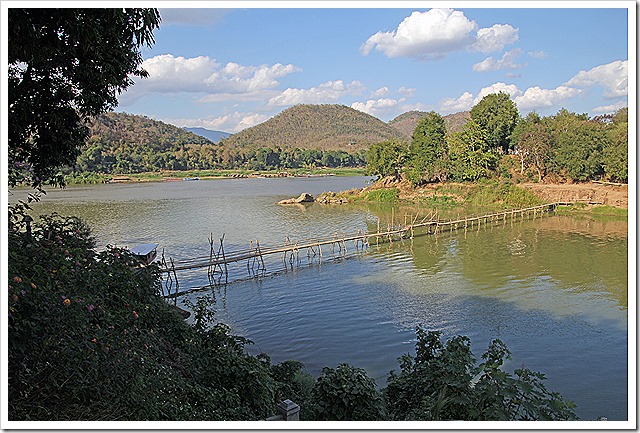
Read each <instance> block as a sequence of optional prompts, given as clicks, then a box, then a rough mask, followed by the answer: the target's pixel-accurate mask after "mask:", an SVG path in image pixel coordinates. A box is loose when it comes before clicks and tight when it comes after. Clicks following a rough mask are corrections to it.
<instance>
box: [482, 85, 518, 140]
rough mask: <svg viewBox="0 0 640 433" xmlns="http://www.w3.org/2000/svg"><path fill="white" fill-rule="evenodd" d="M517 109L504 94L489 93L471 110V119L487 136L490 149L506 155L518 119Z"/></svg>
mask: <svg viewBox="0 0 640 433" xmlns="http://www.w3.org/2000/svg"><path fill="white" fill-rule="evenodd" d="M519 117H520V115H519V114H518V107H516V104H515V103H514V102H513V101H512V100H511V98H510V97H509V95H508V94H507V93H504V92H500V93H491V94H489V95H487V96H485V97H484V98H482V100H481V101H480V102H478V103H477V104H476V105H475V106H474V107H473V108H472V109H471V119H472V120H474V121H475V122H476V123H477V124H478V125H480V127H481V128H482V129H483V130H484V131H485V132H486V134H487V142H488V143H489V146H490V148H491V149H494V150H498V149H500V150H501V151H502V152H504V153H507V152H508V151H509V148H510V139H511V133H512V132H513V128H514V127H515V126H516V123H517V121H518V118H519Z"/></svg>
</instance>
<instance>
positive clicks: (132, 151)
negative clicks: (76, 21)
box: [65, 141, 366, 174]
mask: <svg viewBox="0 0 640 433" xmlns="http://www.w3.org/2000/svg"><path fill="white" fill-rule="evenodd" d="M365 165H366V151H364V150H361V151H358V152H355V153H348V152H345V151H343V150H313V149H299V148H294V149H282V148H280V147H275V148H266V147H264V148H258V149H244V148H234V149H229V148H226V147H222V146H219V145H214V144H187V145H180V146H178V147H177V148H176V149H171V150H164V151H154V150H153V149H152V148H150V147H144V146H138V145H136V144H133V143H130V142H122V143H120V144H119V145H117V146H110V145H108V144H107V143H104V142H99V141H93V142H90V143H89V145H88V148H87V149H86V150H85V151H84V152H83V153H82V154H81V155H80V157H78V160H77V161H76V164H75V165H74V167H73V168H72V167H68V168H67V170H66V171H65V174H70V173H86V172H93V173H106V174H123V173H143V172H154V171H162V170H211V169H246V170H277V169H285V168H314V167H329V168H338V167H364V166H365Z"/></svg>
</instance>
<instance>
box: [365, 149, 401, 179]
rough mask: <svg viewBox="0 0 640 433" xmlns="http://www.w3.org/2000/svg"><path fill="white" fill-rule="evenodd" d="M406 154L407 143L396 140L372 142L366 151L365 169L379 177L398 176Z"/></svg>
mask: <svg viewBox="0 0 640 433" xmlns="http://www.w3.org/2000/svg"><path fill="white" fill-rule="evenodd" d="M407 154H408V149H407V145H406V144H404V143H401V142H399V141H398V140H387V141H383V142H380V143H374V144H372V145H371V146H370V147H369V150H368V151H367V171H368V172H369V174H372V175H375V176H379V177H386V176H395V177H399V176H400V173H401V172H402V168H403V166H404V163H405V161H406V160H407Z"/></svg>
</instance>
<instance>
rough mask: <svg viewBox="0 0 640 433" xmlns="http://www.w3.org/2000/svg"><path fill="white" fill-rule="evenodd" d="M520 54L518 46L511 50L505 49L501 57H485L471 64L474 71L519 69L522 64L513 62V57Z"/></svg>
mask: <svg viewBox="0 0 640 433" xmlns="http://www.w3.org/2000/svg"><path fill="white" fill-rule="evenodd" d="M520 54H522V50H521V49H520V48H516V49H514V50H511V51H507V52H506V53H504V55H503V56H502V59H500V60H495V59H494V58H493V57H487V58H486V59H484V60H483V61H482V62H480V63H476V64H475V65H473V70H474V71H476V72H487V71H497V70H499V69H520V68H522V67H523V66H524V64H518V63H515V59H516V58H517V57H518V56H520Z"/></svg>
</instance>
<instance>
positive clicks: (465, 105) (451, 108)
mask: <svg viewBox="0 0 640 433" xmlns="http://www.w3.org/2000/svg"><path fill="white" fill-rule="evenodd" d="M473 105H474V102H473V94H472V93H470V92H464V93H463V94H462V95H460V96H459V97H458V98H445V99H443V100H442V101H440V111H442V112H444V113H455V112H458V111H468V110H471V108H472V107H473Z"/></svg>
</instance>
